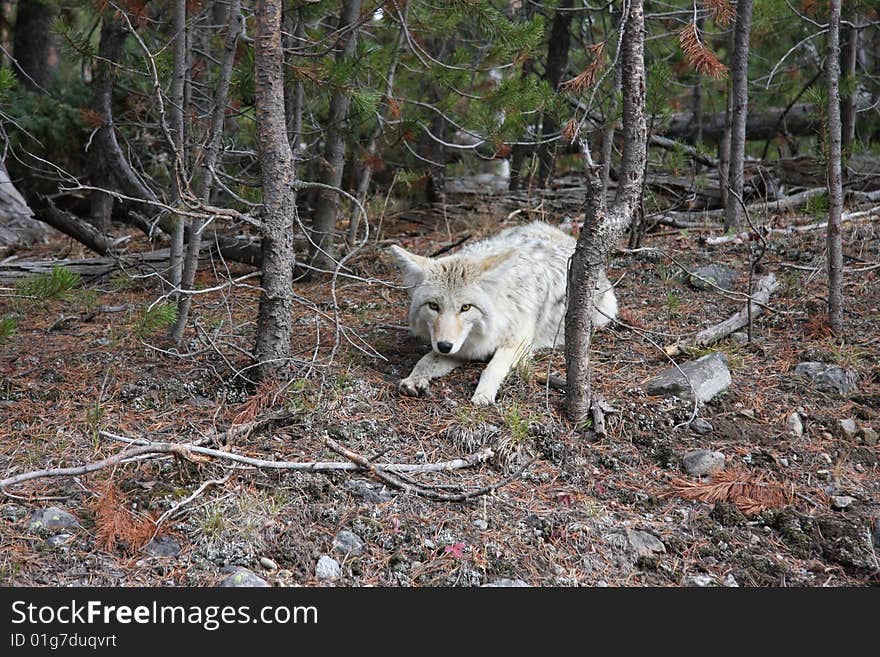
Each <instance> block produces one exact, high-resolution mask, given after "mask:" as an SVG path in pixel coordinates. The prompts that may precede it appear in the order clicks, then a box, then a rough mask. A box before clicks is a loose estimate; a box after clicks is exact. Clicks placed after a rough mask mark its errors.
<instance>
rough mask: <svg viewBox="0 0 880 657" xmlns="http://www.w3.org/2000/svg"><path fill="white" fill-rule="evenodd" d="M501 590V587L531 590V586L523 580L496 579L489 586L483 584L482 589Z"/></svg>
mask: <svg viewBox="0 0 880 657" xmlns="http://www.w3.org/2000/svg"><path fill="white" fill-rule="evenodd" d="M496 587H497V588H501V587H505V588H507V587H516V588H531V585H530V584H528V583H526V582H524V581H522V580H521V579H508V578H504V579H496V580H493V581H491V582H489V583H488V584H483V586H482V587H481V588H496Z"/></svg>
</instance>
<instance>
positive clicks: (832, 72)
mask: <svg viewBox="0 0 880 657" xmlns="http://www.w3.org/2000/svg"><path fill="white" fill-rule="evenodd" d="M840 4H841V0H831V11H830V16H829V19H828V56H827V58H826V60H825V83H826V89H827V93H828V133H827V135H828V234H827V249H828V320H829V323H830V325H831V329H832V330H833V331H834V332H835V333H836V334H837V335H838V336H839V335H842V334H843V243H842V237H841V233H840V216H841V214H842V213H843V184H842V181H841V162H840V160H841V125H840V124H841V121H840Z"/></svg>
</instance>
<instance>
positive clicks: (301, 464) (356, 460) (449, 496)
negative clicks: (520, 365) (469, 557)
mask: <svg viewBox="0 0 880 657" xmlns="http://www.w3.org/2000/svg"><path fill="white" fill-rule="evenodd" d="M101 435H102V436H104V437H108V438H110V439H113V440H120V441H122V442H126V443H128V446H127V447H126V448H125V449H123V450H122V451H120V452H117V453H116V454H114V455H113V456H108V457H107V458H105V459H102V460H100V461H95V462H92V463H85V464H83V465H79V466H72V467H66V468H47V469H43V470H32V471H29V472H23V473H20V474H17V475H12V476H9V477H6V478H5V479H2V480H0V492H3V493H5V494H7V495H11V493H9V492H8V491H7V488H9V487H11V486H15V485H18V484H22V483H24V482H27V481H33V480H35V479H45V478H52V477H75V476H78V475H84V474H89V473H92V472H97V471H99V470H103V469H105V468H111V467H117V466H119V465H121V464H124V463H127V462H131V461H142V460H143V459H145V458H155V457H163V456H175V457H177V458H181V459H183V460H185V461H191V462H196V463H204V462H206V461H210V460H216V461H218V462H231V463H233V464H236V465H238V466H242V465H243V466H249V467H251V468H255V469H271V470H295V471H300V472H339V471H346V472H361V471H363V472H367V473H369V474H371V475H373V476H374V477H376V478H377V479H379V480H380V481H382V482H384V483H386V484H389V485H391V486H394V487H395V488H399V489H401V490H403V491H405V492H408V493H412V494H415V495H419V496H421V497H426V498H429V499H433V500H437V501H446V502H461V501H464V500H467V499H471V498H473V497H477V496H479V495H485V494H486V493H490V492H492V491H494V490H497V489H498V488H500V487H501V486H504V485H506V484H507V483H510V482H511V481H514V480H516V479H518V478H519V477H520V476H522V473H523V472H524V470H525V468H526V467H528V465H531V462H530V463H529V464H527V465H526V466H524V467H523V468H522V469H521V470H519V472H518V473H516V474H515V475H513V476H511V477H508V478H506V479H504V480H502V481H499V482H496V483H494V484H492V485H489V486H485V487H483V488H479V489H476V490H471V491H467V492H463V493H449V492H438V491H436V490H434V488H433V487H432V486H430V485H425V484H419V483H417V482H415V481H413V480H412V478H411V477H409V476H407V475H412V474H417V473H426V472H449V471H452V470H460V469H462V468H470V467H474V466H477V465H480V464H482V463H485V462H487V461H489V460H490V459H491V458H492V457H493V456H494V452H493V451H492V450H491V449H489V448H483V449H481V450H479V451H477V452H474V453H473V454H469V455H468V456H465V457H463V458H457V459H452V460H450V461H442V462H439V463H375V462H374V461H371V460H370V459H368V458H367V457H365V456H362V455H360V454H358V453H356V452H353V451H352V450H350V449H348V448H346V447H343V446H342V445H340V444H339V443H338V442H336V441H335V440H333V439H332V438H330V437H329V436H327V437H325V439H324V444H325V446H326V447H328V448H329V449H331V450H332V451H334V452H336V453H337V454H340V455H342V456H343V457H345V458H346V459H347V460H346V461H275V460H267V459H259V458H252V457H249V456H243V455H241V454H235V453H234V452H229V451H225V450H220V449H214V448H211V447H203V446H201V445H197V444H194V443H188V444H186V443H167V442H151V441H148V440H140V439H131V438H126V437H124V436H116V435H114V434H111V433H108V432H104V431H102V432H101Z"/></svg>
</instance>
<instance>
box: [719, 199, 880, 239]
mask: <svg viewBox="0 0 880 657" xmlns="http://www.w3.org/2000/svg"><path fill="white" fill-rule="evenodd" d="M878 217H880V206H878V207H874V208H870V209H869V210H857V211H854V212H844V213H843V215H842V216H841V218H840V220H841V222H842V223H853V224H863V223H864V224H867V223H872V222H874V221H877V219H878ZM826 228H828V222H827V221H817V222H814V223H811V224H803V225H800V226H788V227H786V228H766V227H765V228H762V229H761V230H762V233H763V234H764V235H765V236H767V235H790V234H792V233H808V232H810V231H812V230H825V229H826ZM752 235H754V233H752V232H751V231H743V232H741V233H734V234H732V235H712V236H710V237H707V238H706V239H705V240H704V243H705V244H707V245H708V246H718V245H719V244H727V243H729V242H744V241H746V240H748V239H751V237H752Z"/></svg>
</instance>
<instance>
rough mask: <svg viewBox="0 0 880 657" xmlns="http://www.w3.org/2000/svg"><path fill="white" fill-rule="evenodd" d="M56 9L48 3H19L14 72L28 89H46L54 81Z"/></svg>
mask: <svg viewBox="0 0 880 657" xmlns="http://www.w3.org/2000/svg"><path fill="white" fill-rule="evenodd" d="M55 13H56V7H55V4H54V3H53V2H46V1H44V0H18V16H17V18H16V20H15V30H14V37H13V47H12V48H13V50H12V57H13V59H14V60H15V62H14V63H13V70H14V71H15V76H16V77H17V78H18V80H19V82H20V83H21V84H22V86H24V87H25V88H26V89H30V90H32V91H38V90H42V89H45V88H46V85H47V84H48V83H49V80H50V79H51V77H52V71H53V70H54V69H55V68H56V67H55V66H52V62H51V59H52V41H53V37H52V23H53V22H54V21H55Z"/></svg>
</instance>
